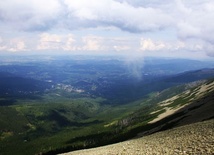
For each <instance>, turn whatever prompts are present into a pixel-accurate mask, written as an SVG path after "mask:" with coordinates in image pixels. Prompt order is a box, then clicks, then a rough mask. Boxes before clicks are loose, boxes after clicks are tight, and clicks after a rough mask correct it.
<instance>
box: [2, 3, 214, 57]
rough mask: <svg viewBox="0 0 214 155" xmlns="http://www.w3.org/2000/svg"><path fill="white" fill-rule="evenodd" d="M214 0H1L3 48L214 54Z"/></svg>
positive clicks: (42, 51) (19, 51)
mask: <svg viewBox="0 0 214 155" xmlns="http://www.w3.org/2000/svg"><path fill="white" fill-rule="evenodd" d="M213 19H214V1H213V0H164V1H160V0H143V1H142V0H90V1H89V0H45V1H44V0H1V1H0V54H23V55H25V54H45V55H51V54H84V55H89V54H95V55H103V54H104V55H128V56H134V55H135V56H157V57H180V58H193V59H203V58H213V57H214V35H213V34H214V21H213Z"/></svg>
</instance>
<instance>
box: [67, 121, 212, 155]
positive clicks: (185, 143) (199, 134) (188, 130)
mask: <svg viewBox="0 0 214 155" xmlns="http://www.w3.org/2000/svg"><path fill="white" fill-rule="evenodd" d="M213 129H214V119H212V120H209V121H204V122H199V123H195V124H190V125H185V126H182V127H177V128H174V129H171V130H167V131H163V132H158V133H155V134H152V135H149V136H146V137H142V138H139V139H133V140H129V141H125V142H122V143H118V144H113V145H108V146H104V147H98V148H93V149H88V150H81V151H74V152H70V153H65V154H64V155H117V154H124V155H130V154H138V155H152V154H184V155H187V154H204V155H205V154H206V155H212V154H213V153H214V131H213Z"/></svg>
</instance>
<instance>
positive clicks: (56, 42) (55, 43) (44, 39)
mask: <svg viewBox="0 0 214 155" xmlns="http://www.w3.org/2000/svg"><path fill="white" fill-rule="evenodd" d="M60 48H61V36H59V35H56V34H48V33H43V34H41V35H40V40H39V44H38V46H37V49H38V50H46V49H47V50H50V49H60Z"/></svg>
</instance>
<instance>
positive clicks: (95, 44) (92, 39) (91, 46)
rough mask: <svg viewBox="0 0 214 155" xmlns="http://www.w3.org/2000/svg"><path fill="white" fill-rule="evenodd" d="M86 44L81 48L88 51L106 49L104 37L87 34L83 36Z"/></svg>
mask: <svg viewBox="0 0 214 155" xmlns="http://www.w3.org/2000/svg"><path fill="white" fill-rule="evenodd" d="M82 40H83V43H84V46H83V47H82V48H80V49H82V50H86V51H98V50H104V48H105V47H104V46H102V45H103V44H102V42H103V38H102V37H97V36H85V37H83V38H82Z"/></svg>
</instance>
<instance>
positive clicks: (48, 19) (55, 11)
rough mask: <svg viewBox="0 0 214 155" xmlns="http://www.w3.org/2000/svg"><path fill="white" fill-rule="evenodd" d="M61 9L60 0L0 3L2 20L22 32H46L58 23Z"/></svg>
mask: <svg viewBox="0 0 214 155" xmlns="http://www.w3.org/2000/svg"><path fill="white" fill-rule="evenodd" d="M61 9H62V7H61V6H60V2H59V1H58V0H46V1H42V0H8V1H0V20H1V21H3V22H5V23H7V24H9V25H10V26H12V27H14V28H18V29H20V30H46V29H49V28H50V27H51V26H53V25H54V24H55V23H56V22H57V19H58V18H59V15H60V14H61Z"/></svg>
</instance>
